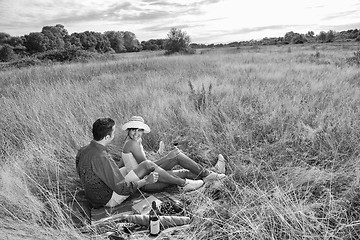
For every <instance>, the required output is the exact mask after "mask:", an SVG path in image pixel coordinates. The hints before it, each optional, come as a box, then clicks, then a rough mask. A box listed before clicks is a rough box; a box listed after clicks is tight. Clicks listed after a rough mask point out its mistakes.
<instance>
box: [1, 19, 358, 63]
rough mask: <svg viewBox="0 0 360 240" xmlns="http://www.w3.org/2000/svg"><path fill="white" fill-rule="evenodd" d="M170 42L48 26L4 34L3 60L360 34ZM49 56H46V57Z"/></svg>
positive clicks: (181, 35)
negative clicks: (140, 39) (23, 32)
mask: <svg viewBox="0 0 360 240" xmlns="http://www.w3.org/2000/svg"><path fill="white" fill-rule="evenodd" d="M167 37H168V38H166V39H150V40H148V41H142V42H141V43H140V42H139V40H137V39H136V35H135V34H134V33H132V32H130V31H106V32H104V33H99V32H93V31H85V32H81V33H76V32H75V33H72V34H69V33H68V31H67V30H66V29H65V27H64V26H63V25H61V24H57V25H55V26H44V27H43V28H42V30H41V32H31V33H29V34H26V35H24V36H11V35H10V34H8V33H4V32H0V61H4V62H6V61H12V60H16V59H17V58H22V57H24V56H32V55H36V54H39V53H47V54H46V57H47V58H48V59H50V60H57V61H66V60H71V58H73V57H74V56H77V55H79V53H82V54H84V52H90V53H124V52H138V51H142V50H150V51H156V50H166V52H167V53H174V52H184V53H193V52H194V49H195V48H209V47H211V48H212V47H225V46H230V47H239V46H252V45H279V44H303V43H315V42H317V43H326V42H344V41H358V42H360V31H359V30H358V29H351V30H347V31H341V32H335V31H333V30H329V31H328V32H325V31H321V32H320V33H319V34H318V35H315V33H314V32H313V31H308V32H307V33H306V34H301V33H296V32H293V31H290V32H287V33H286V34H285V36H284V37H273V38H268V37H265V38H263V39H261V40H250V41H240V42H231V43H228V44H222V43H221V44H198V43H191V44H190V37H189V35H188V34H187V33H186V32H184V31H181V30H180V29H177V28H172V29H170V31H169V33H168V35H167ZM43 55H45V54H43Z"/></svg>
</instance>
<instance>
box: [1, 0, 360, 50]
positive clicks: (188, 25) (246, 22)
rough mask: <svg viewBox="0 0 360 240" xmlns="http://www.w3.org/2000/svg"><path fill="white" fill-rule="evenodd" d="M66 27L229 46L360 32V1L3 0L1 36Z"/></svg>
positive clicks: (70, 30) (68, 29) (79, 30)
mask: <svg viewBox="0 0 360 240" xmlns="http://www.w3.org/2000/svg"><path fill="white" fill-rule="evenodd" d="M56 24H62V25H63V26H64V27H65V29H66V30H67V31H68V33H69V34H71V33H73V32H84V31H95V32H100V33H104V32H105V31H130V32H133V33H134V34H135V35H136V38H137V39H138V40H139V41H140V42H141V41H147V40H149V39H159V38H161V39H164V38H167V34H168V33H169V31H170V29H171V28H172V27H175V28H178V29H181V30H182V31H185V32H186V33H187V34H188V35H189V36H190V39H191V42H193V43H204V44H210V43H224V44H226V43H230V42H234V41H247V40H252V39H253V40H260V39H262V38H264V37H283V36H284V35H285V33H287V32H290V31H293V32H297V33H304V34H305V33H307V32H308V31H313V32H314V33H315V34H319V32H320V31H325V32H327V31H329V30H333V31H336V32H339V31H343V30H349V29H355V28H358V29H359V28H360V1H359V0H341V1H340V0H246V1H244V0H192V1H190V0H57V1H50V0H0V32H5V33H8V34H10V35H11V36H23V35H26V34H29V33H31V32H41V30H42V27H44V26H55V25H56Z"/></svg>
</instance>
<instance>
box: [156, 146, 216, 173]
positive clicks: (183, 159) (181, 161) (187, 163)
mask: <svg viewBox="0 0 360 240" xmlns="http://www.w3.org/2000/svg"><path fill="white" fill-rule="evenodd" d="M155 163H156V165H158V166H159V167H161V168H163V169H166V170H171V169H172V168H173V167H175V166H176V165H179V166H181V167H182V168H185V169H187V170H189V171H190V172H191V173H193V175H195V176H194V177H195V178H203V177H206V176H207V175H209V173H210V172H209V171H208V170H206V169H204V168H203V167H201V166H200V165H199V164H197V163H196V162H195V161H194V160H192V159H191V158H189V157H188V156H186V155H185V154H184V153H182V152H180V153H179V155H177V156H176V157H175V158H171V159H160V160H158V161H155ZM194 177H192V178H194Z"/></svg>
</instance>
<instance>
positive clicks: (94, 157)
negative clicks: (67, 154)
mask: <svg viewBox="0 0 360 240" xmlns="http://www.w3.org/2000/svg"><path fill="white" fill-rule="evenodd" d="M106 155H107V152H106V148H105V146H102V145H101V144H98V143H96V142H95V141H91V143H90V144H89V145H86V146H84V147H82V148H81V149H80V150H79V151H78V154H77V155H76V170H77V172H78V174H79V177H80V180H81V182H82V184H83V186H84V189H85V195H86V197H87V199H88V200H89V201H90V203H91V204H92V206H93V207H94V208H96V207H101V206H104V205H105V204H106V203H107V202H108V201H109V200H110V198H111V196H112V193H113V190H112V189H111V188H109V187H108V186H107V185H106V184H105V183H104V182H103V181H102V180H101V179H100V177H99V176H98V175H96V174H95V172H94V170H93V169H94V166H95V165H96V164H99V163H100V164H101V161H106Z"/></svg>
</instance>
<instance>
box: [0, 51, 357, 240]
mask: <svg viewBox="0 0 360 240" xmlns="http://www.w3.org/2000/svg"><path fill="white" fill-rule="evenodd" d="M324 46H325V45H318V46H314V45H312V46H311V45H305V46H290V47H288V46H286V47H275V46H272V47H253V48H240V49H222V50H221V51H219V50H213V51H207V52H203V53H204V54H198V55H192V56H167V57H165V56H161V55H154V56H151V55H149V54H146V55H141V54H139V55H137V56H136V57H135V56H134V55H131V56H129V57H119V58H118V59H117V60H115V61H114V60H113V61H103V62H92V63H86V64H85V63H82V64H69V65H57V66H46V67H39V66H38V67H32V68H27V69H19V70H11V71H4V72H0V79H1V83H0V84H1V86H2V88H1V92H0V94H1V98H0V105H1V109H2V111H1V118H0V126H1V131H0V142H1V147H0V161H1V164H0V165H1V168H0V171H1V181H0V188H1V190H0V205H1V209H2V210H1V211H0V221H1V222H2V223H3V224H0V226H1V227H0V228H2V229H3V230H4V231H0V232H3V234H4V233H5V234H6V236H8V235H9V234H10V235H9V236H11V237H12V236H13V237H14V238H16V237H18V236H21V234H23V236H25V235H24V234H25V233H24V231H22V230H23V229H27V230H28V231H27V232H29V231H30V232H32V233H33V234H28V235H26V236H25V237H26V238H29V239H31V238H34V239H37V238H39V239H47V238H49V236H56V235H58V236H60V237H61V238H63V239H83V238H87V236H86V235H82V234H81V233H79V232H78V231H77V230H76V229H75V228H74V227H73V226H72V224H71V222H70V221H69V219H68V217H67V216H66V214H64V211H63V206H64V203H65V201H66V198H67V197H68V196H69V195H71V194H72V193H73V192H74V191H75V190H76V189H78V188H79V183H78V178H77V175H76V172H75V162H74V156H75V154H76V151H77V149H78V148H79V147H81V146H83V145H85V144H87V143H88V142H89V141H90V140H91V125H92V123H93V121H95V120H96V119H97V118H98V117H104V116H110V117H112V118H114V119H115V120H116V122H117V123H118V127H119V126H120V125H121V124H122V123H123V122H124V121H126V120H127V119H128V118H129V117H130V116H131V115H134V114H137V115H141V116H143V117H144V118H145V119H146V121H147V122H148V123H149V124H150V126H151V128H152V132H151V133H150V134H148V135H146V136H145V138H146V140H145V147H146V148H147V149H148V150H155V149H157V147H158V146H157V144H158V142H159V141H160V140H163V141H164V142H165V143H166V144H170V143H171V142H174V141H177V142H179V143H180V144H179V146H180V148H182V149H183V150H184V151H186V152H187V153H188V154H189V155H190V156H191V157H193V158H194V159H195V160H196V161H198V162H200V163H201V164H203V165H204V166H211V165H213V164H214V163H215V161H216V156H217V155H218V154H219V153H222V154H223V155H224V156H225V158H226V160H227V174H228V175H229V178H228V179H227V180H226V181H224V182H223V183H221V184H220V185H218V186H214V187H212V188H206V189H203V190H202V191H198V192H194V193H191V194H190V196H184V197H185V198H188V200H189V201H191V205H190V207H191V208H192V209H193V212H194V216H195V218H194V222H193V223H192V225H191V228H190V229H189V230H187V231H186V232H185V233H184V234H186V235H187V236H188V237H190V238H192V239H355V238H357V237H358V235H359V222H358V219H359V216H360V212H359V211H360V208H359V204H360V195H359V191H358V190H359V186H360V185H359V176H360V175H359V167H358V165H359V164H358V162H359V141H360V118H359V106H360V89H359V86H360V83H359V76H360V69H359V68H358V67H356V66H350V65H347V64H346V61H345V59H346V57H349V56H351V55H352V53H353V51H355V50H356V49H354V48H352V47H349V46H345V45H344V46H342V47H339V46H335V47H334V46H326V47H324ZM122 56H125V55H122ZM124 137H125V134H124V133H123V132H121V131H118V132H117V136H116V138H115V140H114V143H113V147H114V149H115V150H118V151H120V148H121V146H122V142H123V139H124ZM194 199H196V200H194ZM10 223H11V224H10ZM9 229H10V230H9ZM5 230H6V231H5ZM4 236H5V235H4Z"/></svg>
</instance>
